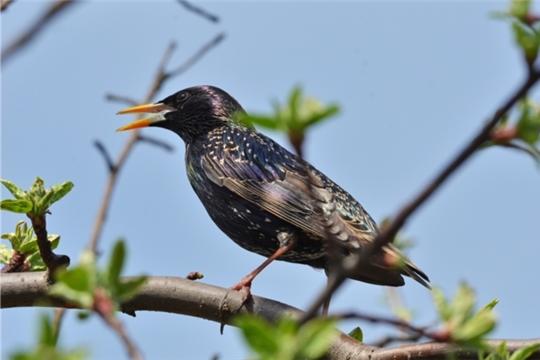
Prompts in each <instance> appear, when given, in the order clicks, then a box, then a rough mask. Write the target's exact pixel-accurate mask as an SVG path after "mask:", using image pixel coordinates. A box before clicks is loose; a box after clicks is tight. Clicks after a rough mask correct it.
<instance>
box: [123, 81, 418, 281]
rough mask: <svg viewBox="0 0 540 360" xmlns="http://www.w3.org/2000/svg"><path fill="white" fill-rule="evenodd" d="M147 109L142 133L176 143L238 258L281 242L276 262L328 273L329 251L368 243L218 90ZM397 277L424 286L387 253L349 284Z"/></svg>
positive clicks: (341, 198) (352, 212) (334, 195)
mask: <svg viewBox="0 0 540 360" xmlns="http://www.w3.org/2000/svg"><path fill="white" fill-rule="evenodd" d="M150 106H154V107H156V109H159V111H160V113H159V114H158V115H156V116H154V117H152V118H148V119H150V120H148V121H147V122H146V123H145V125H142V126H158V127H163V128H166V129H169V130H172V131H174V132H175V133H177V134H178V135H179V136H180V137H181V138H182V139H183V140H184V142H185V144H186V157H185V162H186V169H187V175H188V178H189V181H190V183H191V186H192V187H193V189H194V190H195V192H196V193H197V195H198V197H199V199H200V200H201V202H202V203H203V205H204V207H205V208H206V210H207V212H208V214H209V215H210V217H211V218H212V220H213V221H214V222H215V223H216V225H217V226H218V227H219V228H220V229H221V230H222V231H223V232H224V233H225V234H227V236H229V237H230V238H231V239H232V240H233V241H235V242H236V243H237V244H238V245H240V246H241V247H243V248H245V249H246V250H249V251H252V252H255V253H258V254H260V255H263V256H266V257H269V256H271V255H272V254H274V253H275V252H276V251H277V250H278V248H279V247H280V245H282V244H280V241H279V240H278V234H280V233H281V234H289V235H291V236H293V237H294V239H295V241H296V244H295V245H294V247H293V248H292V249H291V250H289V251H287V252H285V253H284V254H282V255H281V256H280V257H279V260H284V261H289V262H294V263H300V264H307V265H310V266H313V267H315V268H322V269H325V270H326V271H330V270H331V269H330V262H329V260H330V256H329V247H330V248H331V250H332V252H333V254H337V255H333V256H337V258H338V259H343V258H345V257H346V256H348V255H349V254H350V253H352V252H355V251H360V252H361V251H362V249H363V247H364V246H365V245H366V244H368V243H369V242H370V241H372V240H373V239H374V238H375V237H376V235H377V231H378V230H377V226H376V224H375V222H374V221H373V219H372V218H371V217H370V216H369V214H368V213H367V212H366V211H365V210H364V208H363V207H362V206H361V205H360V204H359V203H358V202H357V201H356V200H355V199H354V198H353V197H352V196H351V195H349V194H348V193H347V192H346V191H345V190H343V189H342V188H341V187H339V186H338V185H336V184H335V183H334V182H333V181H332V180H330V179H329V178H328V177H326V176H325V175H324V174H322V173H321V172H319V171H318V170H317V169H315V168H314V167H313V166H311V165H310V164H309V163H307V162H306V161H304V160H302V159H300V158H299V157H297V156H296V155H294V154H292V153H290V152H289V151H288V150H286V149H285V148H283V147H282V146H280V145H279V144H277V143H276V142H274V141H273V140H272V139H270V138H268V137H267V136H265V135H263V134H261V133H259V132H257V131H256V130H255V129H253V128H251V127H249V126H246V125H244V124H242V123H241V122H240V121H239V120H238V116H237V115H238V113H239V112H243V111H244V110H243V109H242V107H241V106H240V104H239V103H238V102H237V101H236V100H235V99H233V98H232V97H231V96H230V95H229V94H227V93H226V92H224V91H223V90H221V89H218V88H215V87H212V86H197V87H192V88H188V89H185V90H182V91H179V92H178V93H176V94H173V95H171V96H169V97H167V98H165V99H164V100H162V101H160V102H158V103H156V104H154V105H150ZM141 108H142V107H141ZM163 109H164V110H163ZM156 111H157V110H156ZM145 121H146V120H145ZM123 129H124V128H123ZM126 129H127V127H126ZM328 234H332V236H331V237H330V239H331V240H330V241H332V244H331V246H329V243H328V241H327V240H326V239H327V238H328V236H327V235H328ZM399 262H400V263H401V264H402V266H400V267H396V266H395V264H396V263H399ZM401 275H406V276H410V277H412V278H413V279H415V280H416V281H418V282H419V283H421V284H423V285H424V286H428V285H427V283H426V281H428V278H427V276H426V275H425V274H424V273H423V272H422V271H421V270H420V269H418V267H416V266H415V265H414V264H413V263H412V262H410V261H409V260H408V259H406V258H405V257H404V256H403V255H402V254H401V253H400V252H399V250H397V249H396V248H395V247H394V246H392V245H388V246H386V247H385V248H383V250H382V251H381V252H379V253H378V254H376V255H375V256H373V257H372V258H371V260H370V263H369V265H368V266H366V267H363V268H362V270H361V271H357V272H355V273H353V274H352V275H351V276H350V277H351V278H353V279H356V280H360V281H364V282H368V283H372V284H378V285H389V286H401V285H403V284H404V280H403V277H402V276H401Z"/></svg>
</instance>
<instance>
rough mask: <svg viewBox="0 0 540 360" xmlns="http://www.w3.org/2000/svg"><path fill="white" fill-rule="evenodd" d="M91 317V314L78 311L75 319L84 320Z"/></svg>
mask: <svg viewBox="0 0 540 360" xmlns="http://www.w3.org/2000/svg"><path fill="white" fill-rule="evenodd" d="M91 315H92V312H90V311H79V312H77V318H78V319H79V320H86V319H88V318H89V317H90V316H91Z"/></svg>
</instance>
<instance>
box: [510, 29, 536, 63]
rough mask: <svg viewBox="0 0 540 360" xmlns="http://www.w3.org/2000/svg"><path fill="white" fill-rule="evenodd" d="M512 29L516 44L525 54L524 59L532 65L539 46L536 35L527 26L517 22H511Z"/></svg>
mask: <svg viewBox="0 0 540 360" xmlns="http://www.w3.org/2000/svg"><path fill="white" fill-rule="evenodd" d="M512 29H513V30H514V36H515V39H516V42H517V44H518V45H519V46H520V47H521V49H522V50H523V52H524V53H525V57H526V59H527V60H528V61H529V63H532V62H533V61H534V60H535V59H536V56H537V54H538V48H539V46H540V39H539V38H538V35H537V34H536V33H535V32H534V31H533V30H531V29H530V28H529V27H528V26H527V25H525V24H523V23H521V22H518V21H514V22H513V24H512Z"/></svg>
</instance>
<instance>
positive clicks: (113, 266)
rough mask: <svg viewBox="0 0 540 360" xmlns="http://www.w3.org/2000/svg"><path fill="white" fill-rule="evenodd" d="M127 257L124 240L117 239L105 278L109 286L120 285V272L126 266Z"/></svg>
mask: <svg viewBox="0 0 540 360" xmlns="http://www.w3.org/2000/svg"><path fill="white" fill-rule="evenodd" d="M125 257H126V247H125V245H124V242H123V241H122V240H119V241H117V242H116V243H115V244H114V248H113V252H112V254H111V258H110V260H109V265H108V266H107V268H106V269H105V273H104V276H105V279H106V282H107V285H108V286H109V287H113V288H115V287H116V286H117V285H118V282H119V277H120V273H121V272H122V267H123V266H124V259H125Z"/></svg>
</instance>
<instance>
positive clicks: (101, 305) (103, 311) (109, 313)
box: [93, 288, 143, 360]
mask: <svg viewBox="0 0 540 360" xmlns="http://www.w3.org/2000/svg"><path fill="white" fill-rule="evenodd" d="M93 310H94V311H95V312H96V313H98V314H99V316H101V318H102V319H103V320H104V321H105V322H106V323H107V325H109V327H110V328H111V329H113V330H114V331H116V333H117V334H118V336H119V337H120V339H122V342H123V343H124V346H125V347H126V350H127V352H128V354H129V357H130V358H131V359H132V360H143V356H142V354H141V353H140V352H139V350H138V349H137V347H136V346H135V343H134V342H133V341H131V339H130V338H129V336H128V335H127V332H126V330H125V329H124V327H123V326H122V323H120V321H118V319H117V318H116V317H115V316H114V304H113V302H112V300H111V299H110V298H109V297H108V296H107V294H106V291H105V289H103V288H97V289H96V291H95V294H94V305H93Z"/></svg>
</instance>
